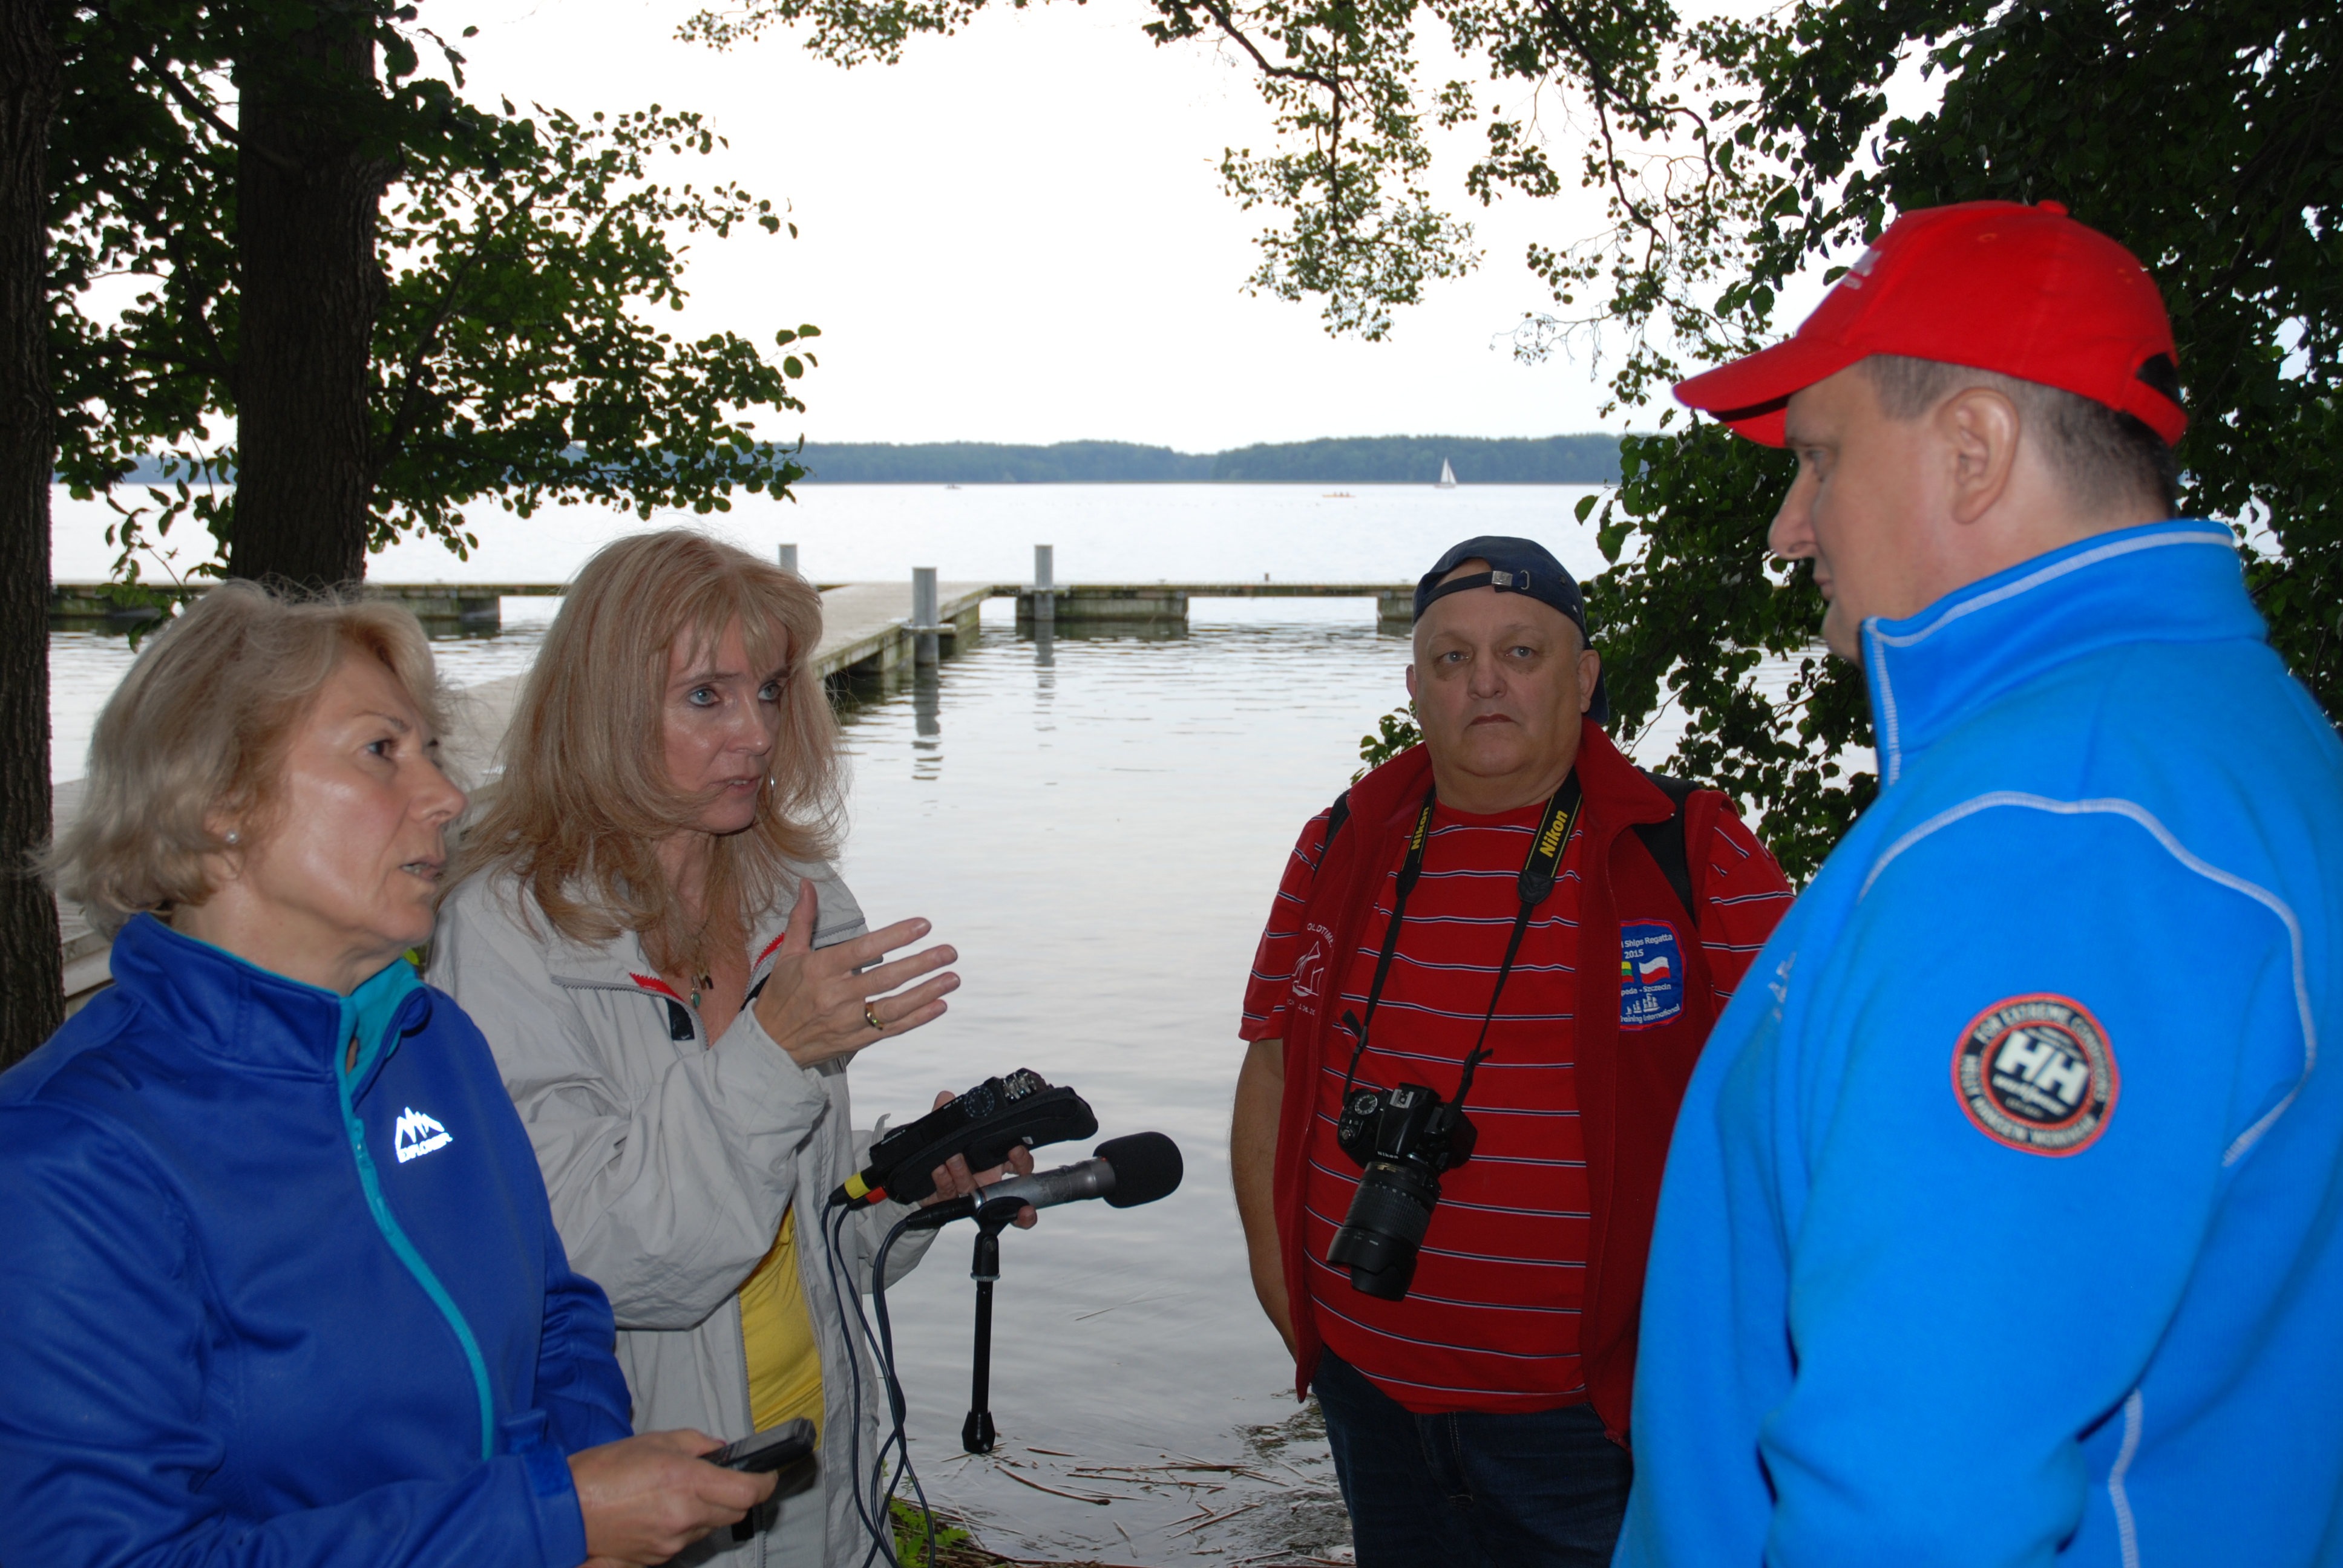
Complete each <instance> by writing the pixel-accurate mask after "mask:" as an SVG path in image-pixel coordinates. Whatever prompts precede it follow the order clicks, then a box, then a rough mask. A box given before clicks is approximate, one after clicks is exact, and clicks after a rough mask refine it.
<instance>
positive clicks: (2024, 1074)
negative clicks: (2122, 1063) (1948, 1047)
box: [1953, 994, 2122, 1155]
mask: <svg viewBox="0 0 2343 1568" xmlns="http://www.w3.org/2000/svg"><path fill="white" fill-rule="evenodd" d="M2121 1087H2122V1081H2121V1078H2120V1076H2119V1075H2118V1074H2117V1070H2116V1053H2115V1049H2114V1047H2112V1046H2110V1045H2109V1044H2108V1043H2107V1030H2105V1029H2104V1028H2102V1027H2101V1026H2100V1023H2099V1020H2097V1019H2096V1018H2094V1017H2092V1016H2091V1011H2090V1010H2089V1009H2088V1008H2087V1007H2085V1006H2083V1005H2082V1004H2081V1003H2080V1002H2077V1001H2075V1000H2072V999H2071V998H2067V997H2063V996H2054V995H2049V994H2036V995H2032V996H2015V997H2011V998H2009V999H2008V1000H2005V1001H1997V1002H1996V1003H1994V1004H1993V1005H1992V1006H1991V1007H1989V1008H1987V1009H1986V1010H1984V1011H1983V1012H1981V1013H1979V1014H1977V1015H1976V1017H1975V1018H1973V1019H1971V1020H1969V1024H1968V1027H1967V1028H1966V1029H1965V1030H1962V1031H1961V1038H1960V1042H1959V1043H1958V1044H1957V1045H1956V1046H1955V1047H1954V1048H1953V1092H1954V1093H1955V1094H1956V1095H1957V1096H1959V1098H1960V1101H1961V1109H1962V1110H1963V1111H1966V1113H1967V1115H1968V1119H1969V1121H1970V1122H1971V1123H1973V1124H1974V1125H1975V1126H1976V1130H1977V1131H1980V1132H1982V1133H1984V1134H1985V1135H1986V1137H1987V1138H1990V1139H1992V1140H1993V1141H1995V1142H1996V1143H2000V1144H2005V1145H2006V1146H2007V1147H2009V1148H2012V1149H2016V1150H2022V1151H2025V1152H2026V1153H2028V1154H2049V1155H2062V1154H2079V1153H2081V1152H2082V1151H2084V1150H2086V1149H2088V1148H2089V1147H2090V1146H2091V1145H2092V1144H2093V1143H2096V1142H2097V1141H2098V1138H2099V1134H2100V1133H2102V1132H2104V1131H2107V1119H2108V1118H2109V1117H2110V1116H2112V1115H2114V1114H2115V1108H2116V1095H2117V1091H2119V1090H2120V1089H2121Z"/></svg>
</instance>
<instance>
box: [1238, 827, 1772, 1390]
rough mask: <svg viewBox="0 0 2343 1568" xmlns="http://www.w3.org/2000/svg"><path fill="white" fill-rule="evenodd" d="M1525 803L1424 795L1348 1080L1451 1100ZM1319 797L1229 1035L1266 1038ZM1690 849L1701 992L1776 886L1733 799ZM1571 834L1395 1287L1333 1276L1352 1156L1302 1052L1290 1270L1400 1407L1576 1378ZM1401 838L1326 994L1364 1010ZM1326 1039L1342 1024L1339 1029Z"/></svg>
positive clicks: (1500, 940)
mask: <svg viewBox="0 0 2343 1568" xmlns="http://www.w3.org/2000/svg"><path fill="white" fill-rule="evenodd" d="M1543 810H1544V807H1543V804H1542V803H1541V804H1540V805H1535V806H1528V807H1524V808H1523V809H1521V810H1518V811H1511V812H1506V813H1503V814H1502V815H1499V816H1493V817H1476V816H1468V815H1466V814H1464V813H1463V812H1459V811H1452V810H1450V809H1448V808H1447V807H1445V806H1442V807H1440V808H1438V809H1436V810H1435V811H1434V813H1433V829H1432V834H1431V837H1430V839H1428V840H1427V842H1426V846H1425V850H1424V861H1423V876H1422V878H1421V879H1419V880H1418V882H1417V883H1416V887H1415V890H1414V892H1413V893H1412V894H1411V895H1410V896H1409V899H1408V908H1407V920H1406V923H1405V925H1404V927H1403V930H1402V932H1401V938H1400V943H1399V950H1398V955H1397V957H1396V958H1395V959H1394V960H1393V964H1392V970H1391V978H1390V979H1389V980H1388V981H1386V982H1385V984H1384V987H1383V1000H1382V1003H1381V1005H1380V1006H1379V1007H1378V1008H1377V1010H1376V1012H1375V1018H1374V1025H1373V1030H1372V1031H1371V1032H1372V1043H1371V1044H1370V1046H1369V1048H1368V1050H1367V1052H1366V1054H1365V1056H1364V1057H1363V1058H1362V1059H1361V1060H1360V1062H1359V1068H1358V1079H1359V1082H1360V1083H1362V1084H1364V1085H1371V1086H1373V1087H1376V1088H1382V1089H1388V1088H1391V1087H1393V1085H1395V1084H1398V1083H1402V1082H1409V1083H1423V1084H1428V1085H1429V1086H1431V1087H1432V1088H1433V1089H1434V1090H1437V1091H1439V1092H1440V1094H1441V1096H1442V1097H1443V1099H1453V1097H1454V1095H1455V1091H1456V1082H1457V1077H1458V1074H1459V1072H1460V1071H1461V1070H1462V1068H1463V1060H1464V1056H1465V1054H1466V1052H1468V1051H1469V1050H1471V1049H1472V1047H1473V1040H1474V1039H1475V1038H1476V1037H1477V1036H1478V1035H1479V1033H1480V1029H1481V1020H1482V1016H1483V1013H1484V1012H1485V1011H1486V1010H1488V1006H1489V996H1490V990H1491V988H1492V987H1493V985H1494V984H1495V981H1496V978H1497V969H1498V966H1499V963H1500V962H1501V960H1503V957H1504V951H1505V941H1506V939H1507V937H1508V936H1509V935H1510V934H1511V932H1512V929H1513V920H1514V917H1515V916H1516V915H1517V914H1518V913H1519V911H1520V909H1521V903H1520V900H1519V899H1518V897H1517V896H1516V895H1515V892H1514V886H1515V879H1516V877H1517V876H1518V874H1519V873H1520V871H1521V869H1522V862H1523V859H1524V858H1525V857H1526V856H1527V854H1528V852H1529V846H1530V839H1531V838H1532V836H1533V835H1534V832H1535V831H1536V829H1537V824H1538V820H1539V818H1540V816H1541V814H1542V812H1543ZM1325 832H1326V817H1325V814H1324V813H1320V814H1319V815H1318V816H1317V817H1315V818H1313V819H1312V820H1311V822H1310V824H1309V826H1308V827H1306V828H1305V829H1302V838H1301V841H1300V842H1299V843H1297V844H1296V845H1295V846H1294V851H1293V856H1292V859H1291V860H1290V861H1289V862H1288V863H1287V867H1286V871H1285V877H1284V881H1283V885H1282V887H1281V888H1280V889H1279V890H1278V896H1277V902H1276V904H1275V906H1274V908H1273V909H1272V912H1271V916H1270V921H1269V926H1268V929H1267V930H1265V931H1264V932H1263V933H1262V940H1261V946H1260V950H1259V952H1258V954H1257V955H1256V957H1255V959H1254V962H1253V971H1252V981H1251V983H1250V984H1249V985H1248V986H1247V988H1246V990H1245V1013H1244V1024H1243V1027H1242V1031H1241V1032H1242V1036H1243V1038H1245V1039H1247V1040H1268V1039H1276V1038H1282V1036H1283V1034H1284V1032H1285V1009H1286V1000H1287V991H1288V990H1289V987H1290V984H1291V981H1292V972H1293V963H1294V960H1295V958H1296V956H1297V944H1298V939H1299V935H1300V921H1301V918H1302V909H1303V907H1304V905H1305V904H1306V903H1307V901H1308V898H1309V892H1310V886H1311V881H1312V878H1313V877H1314V876H1315V875H1316V873H1317V868H1318V861H1319V859H1320V857H1321V856H1322V854H1323V852H1324V848H1325ZM1712 837H1713V841H1712V842H1711V843H1709V844H1707V845H1703V846H1687V847H1686V848H1687V849H1688V851H1689V854H1688V856H1687V859H1691V860H1693V862H1694V864H1695V866H1697V865H1698V857H1699V856H1701V855H1703V854H1705V856H1706V858H1707V862H1708V863H1707V865H1706V867H1705V868H1704V869H1703V873H1702V874H1703V875H1704V889H1703V891H1704V897H1703V899H1702V900H1701V901H1702V903H1703V904H1704V909H1703V910H1701V911H1700V916H1701V918H1700V920H1699V925H1700V930H1701V937H1702V945H1703V947H1704V950H1706V954H1707V958H1708V961H1709V967H1710V970H1711V973H1712V976H1713V978H1714V980H1715V985H1716V987H1717V988H1718V989H1717V993H1716V996H1717V1003H1718V1005H1719V1006H1720V1007H1722V1006H1723V1004H1724V1002H1725V999H1726V998H1727V997H1728V996H1729V995H1730V993H1731V990H1732V988H1733V987H1734V986H1735V985H1736V984H1738V983H1739V981H1740V979H1741V976H1742V974H1743V972H1744V971H1745V970H1746V969H1747V968H1748V966H1749V961H1750V960H1751V959H1752V958H1753V957H1754V956H1755V953H1756V950H1757V949H1758V948H1759V947H1761V946H1763V945H1764V943H1765V937H1766V936H1767V935H1768V934H1769V933H1770V932H1771V931H1772V930H1773V928H1774V924H1775V921H1776V920H1779V919H1780V918H1781V915H1782V913H1783V911H1784V910H1785V909H1787V908H1788V904H1789V900H1790V891H1789V889H1788V887H1787V885H1786V884H1785V882H1784V881H1783V880H1782V877H1781V873H1780V872H1779V871H1778V870H1777V869H1775V866H1774V863H1773V860H1772V859H1771V858H1770V857H1768V856H1767V855H1766V854H1765V852H1764V851H1763V850H1762V849H1759V848H1758V847H1757V845H1756V842H1755V839H1752V838H1751V837H1750V836H1749V831H1748V829H1746V828H1745V827H1743V826H1742V824H1741V822H1740V820H1739V819H1738V818H1736V817H1735V816H1734V815H1733V814H1732V813H1731V812H1730V811H1723V812H1720V813H1718V816H1717V825H1716V829H1715V833H1714V835H1713V836H1712ZM1580 845H1581V838H1580V837H1579V836H1574V838H1573V840H1572V843H1571V845H1570V847H1569V849H1567V851H1566V852H1565V853H1564V858H1563V864H1562V874H1561V876H1560V878H1559V879H1558V880H1557V881H1556V883H1555V886H1554V892H1553V893H1552V894H1551V895H1550V896H1549V897H1548V898H1547V899H1546V900H1545V901H1544V903H1543V904H1541V905H1540V906H1539V908H1538V910H1537V913H1536V916H1535V917H1534V920H1532V922H1531V925H1530V928H1529V930H1528V932H1527V933H1526V934H1525V936H1524V937H1523V941H1522V950H1521V954H1520V956H1519V957H1518V958H1517V959H1516V960H1514V963H1513V973H1512V975H1511V977H1510V978H1509V979H1508V980H1506V982H1505V990H1504V996H1503V1001H1502V1002H1501V1004H1500V1005H1499V1007H1498V1010H1497V1018H1496V1020H1495V1022H1494V1023H1493V1024H1492V1025H1491V1027H1490V1030H1489V1036H1488V1043H1489V1046H1490V1047H1491V1049H1492V1051H1493V1054H1492V1055H1490V1056H1489V1057H1488V1058H1487V1059H1486V1060H1483V1062H1482V1063H1481V1065H1480V1067H1479V1069H1478V1070H1477V1071H1476V1073H1475V1075H1474V1078H1473V1086H1472V1092H1471V1094H1470V1096H1469V1098H1468V1099H1467V1101H1466V1104H1465V1108H1466V1111H1467V1112H1468V1114H1470V1115H1471V1117H1472V1119H1473V1123H1474V1125H1475V1126H1476V1127H1477V1128H1478V1129H1479V1131H1480V1140H1479V1143H1478V1146H1477V1147H1476V1148H1475V1149H1474V1151H1473V1157H1472V1159H1471V1160H1470V1161H1468V1162H1467V1163H1465V1164H1463V1165H1462V1166H1459V1167H1457V1168H1455V1169H1453V1170H1452V1171H1448V1172H1447V1173H1446V1174H1444V1175H1443V1176H1442V1178H1441V1191H1442V1196H1441V1201H1440V1206H1439V1208H1438V1209H1437V1210H1436V1211H1434V1212H1433V1218H1432V1225H1431V1229H1430V1230H1429V1231H1427V1232H1426V1234H1425V1236H1424V1241H1423V1250H1422V1253H1421V1256H1420V1259H1419V1261H1418V1264H1417V1268H1416V1275H1415V1282H1414V1283H1413V1287H1412V1288H1411V1289H1410V1291H1409V1292H1408V1295H1407V1298H1406V1299H1405V1300H1404V1301H1400V1302H1385V1301H1380V1300H1377V1299H1376V1298H1374V1297H1372V1296H1368V1295H1365V1294H1363V1293H1362V1292H1357V1291H1354V1290H1353V1289H1352V1288H1351V1282H1350V1278H1349V1276H1348V1275H1347V1274H1346V1273H1344V1272H1343V1271H1341V1270H1339V1269H1336V1268H1333V1267H1332V1266H1331V1265H1330V1264H1328V1263H1327V1262H1326V1261H1325V1260H1326V1249H1327V1246H1328V1244H1329V1243H1330V1242H1331V1241H1332V1239H1333V1234H1334V1231H1335V1228H1336V1227H1337V1226H1339V1225H1340V1224H1341V1223H1342V1219H1343V1216H1344V1215H1345V1214H1346V1213H1347V1212H1348V1211H1349V1208H1350V1203H1351V1195H1352V1193H1353V1191H1354V1190H1355V1189H1356V1187H1357V1184H1358V1174H1359V1171H1358V1167H1357V1166H1356V1165H1355V1164H1353V1161H1351V1159H1350V1157H1349V1156H1348V1155H1346V1154H1344V1153H1343V1152H1342V1149H1341V1147H1340V1146H1339V1145H1338V1144H1337V1143H1336V1142H1335V1141H1334V1126H1335V1121H1336V1118H1337V1116H1338V1114H1339V1111H1340V1105H1341V1099H1342V1073H1343V1069H1344V1067H1345V1066H1346V1065H1347V1064H1348V1057H1349V1054H1350V1053H1349V1050H1348V1049H1347V1046H1346V1047H1345V1049H1342V1050H1329V1051H1328V1053H1327V1059H1326V1061H1325V1062H1324V1064H1323V1066H1322V1071H1321V1075H1320V1076H1321V1082H1320V1084H1319V1086H1318V1103H1317V1109H1316V1112H1315V1114H1314V1116H1313V1119H1312V1145H1311V1149H1310V1157H1309V1162H1308V1174H1307V1177H1306V1185H1305V1188H1304V1212H1305V1216H1306V1217H1305V1220H1304V1224H1305V1226H1306V1228H1307V1234H1306V1235H1305V1237H1304V1248H1305V1251H1306V1252H1307V1255H1308V1257H1309V1260H1310V1264H1309V1268H1310V1282H1311V1283H1310V1289H1311V1292H1312V1301H1313V1302H1314V1303H1315V1306H1316V1309H1317V1314H1318V1321H1319V1324H1320V1327H1321V1329H1322V1332H1323V1334H1324V1336H1325V1341H1326V1344H1327V1347H1328V1348H1329V1349H1330V1350H1332V1352H1334V1353H1335V1354H1337V1355H1339V1356H1341V1357H1342V1359H1343V1360H1344V1361H1346V1362H1350V1363H1351V1364H1352V1365H1353V1366H1355V1367H1357V1368H1358V1369H1359V1370H1360V1371H1361V1372H1363V1373H1364V1374H1365V1375H1366V1376H1368V1377H1369V1378H1371V1379H1373V1381H1374V1382H1375V1383H1376V1384H1377V1386H1379V1387H1381V1388H1382V1389H1383V1392H1385V1393H1388V1394H1390V1395H1391V1396H1392V1397H1393V1399H1394V1400H1397V1401H1398V1402H1400V1403H1401V1404H1403V1405H1404V1406H1406V1407H1407V1408H1408V1409H1410V1410H1413V1411H1416V1412H1435V1411H1449V1410H1494V1411H1531V1410H1542V1409H1548V1408H1552V1407H1555V1406H1560V1405H1566V1404H1574V1403H1576V1402H1579V1401H1581V1400H1584V1398H1585V1397H1586V1388H1585V1380H1584V1378H1583V1377H1582V1376H1581V1375H1580V1370H1579V1362H1578V1313H1579V1308H1580V1301H1581V1296H1582V1292H1583V1291H1584V1284H1585V1275H1586V1251H1587V1241H1588V1226H1589V1221H1590V1213H1589V1208H1590V1200H1589V1194H1588V1187H1587V1178H1586V1153H1585V1146H1584V1141H1583V1140H1582V1137H1581V1134H1580V1130H1579V1122H1578V1099H1577V1086H1576V1082H1575V1079H1574V1071H1573V1066H1574V1064H1573V1062H1572V1040H1573V1030H1572V1027H1571V1023H1572V1010H1573V1008H1574V1002H1575V996H1576V983H1575V971H1574V962H1575V960H1576V957H1577V930H1578V907H1579V892H1580V887H1581V883H1580V879H1579V872H1578V865H1579V859H1580V853H1581V849H1580ZM1402 857H1403V849H1402V850H1401V851H1400V852H1398V853H1395V854H1394V856H1393V862H1392V866H1391V868H1390V869H1389V871H1387V872H1386V874H1385V875H1384V878H1383V882H1382V885H1381V888H1380V890H1379V892H1378V894H1377V899H1376V906H1375V910H1374V912H1373V915H1372V916H1371V917H1370V918H1369V920H1367V921H1366V923H1365V927H1364V929H1363V931H1362V933H1361V937H1360V943H1359V948H1358V950H1357V951H1356V952H1355V953H1353V955H1352V957H1351V960H1350V962H1349V964H1348V967H1347V972H1346V973H1345V974H1344V976H1343V980H1342V1000H1340V1001H1339V1002H1337V1003H1334V1004H1333V1011H1334V1013H1335V1015H1336V1016H1337V1017H1338V1018H1339V1017H1340V1016H1341V1014H1342V1012H1343V1011H1344V1010H1351V1011H1353V1012H1355V1013H1357V1014H1358V1015H1360V1016H1361V1017H1364V1016H1365V1012H1366V1001H1367V990H1368V988H1369V987H1370V986H1371V985H1372V984H1373V980H1374V970H1375V959H1376V956H1377V954H1378V953H1379V952H1380V951H1381V950H1382V947H1383V935H1384V932H1385V930H1386V929H1387V928H1388V926H1389V924H1390V920H1391V908H1392V900H1393V896H1394V894H1395V892H1396V890H1397V884H1398V873H1399V864H1400V859H1402ZM1334 1038H1335V1039H1336V1040H1343V1041H1347V1040H1348V1033H1347V1031H1346V1030H1336V1032H1335V1036H1334Z"/></svg>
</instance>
